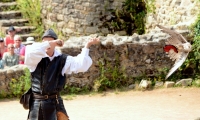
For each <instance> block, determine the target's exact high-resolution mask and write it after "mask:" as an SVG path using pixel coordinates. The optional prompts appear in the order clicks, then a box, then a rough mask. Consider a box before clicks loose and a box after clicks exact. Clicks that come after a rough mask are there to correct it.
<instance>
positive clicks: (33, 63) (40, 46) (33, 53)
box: [24, 41, 50, 72]
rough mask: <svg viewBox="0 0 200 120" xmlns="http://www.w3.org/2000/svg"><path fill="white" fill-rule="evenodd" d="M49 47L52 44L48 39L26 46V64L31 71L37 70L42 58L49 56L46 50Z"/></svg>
mask: <svg viewBox="0 0 200 120" xmlns="http://www.w3.org/2000/svg"><path fill="white" fill-rule="evenodd" d="M49 47H50V45H49V42H47V41H46V42H42V43H34V44H32V45H27V46H26V50H25V60H24V64H25V65H27V67H28V68H29V70H30V72H33V71H35V69H36V67H37V64H38V63H39V62H40V61H41V59H42V58H44V57H48V56H47V54H46V51H45V50H46V49H47V48H49Z"/></svg>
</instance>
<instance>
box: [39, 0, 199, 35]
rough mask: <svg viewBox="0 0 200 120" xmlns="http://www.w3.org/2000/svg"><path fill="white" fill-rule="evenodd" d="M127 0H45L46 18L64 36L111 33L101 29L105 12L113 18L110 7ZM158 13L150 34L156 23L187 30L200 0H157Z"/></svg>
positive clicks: (150, 21) (151, 17)
mask: <svg viewBox="0 0 200 120" xmlns="http://www.w3.org/2000/svg"><path fill="white" fill-rule="evenodd" d="M123 1H125V0H78V1H74V0H65V1H64V0H42V15H43V16H42V18H43V23H44V24H45V27H46V28H49V27H54V28H56V30H57V31H58V32H59V33H62V34H63V35H64V36H66V37H68V36H75V35H90V34H95V33H101V34H102V35H107V34H108V33H109V31H108V29H107V28H101V27H100V26H101V25H102V21H101V20H100V18H101V17H102V16H103V15H108V16H107V18H106V19H108V20H109V19H110V18H111V13H110V12H108V10H111V9H115V8H120V7H121V5H122V2H123ZM155 7H156V8H155V12H154V13H151V14H148V17H147V20H146V21H147V23H146V28H147V33H148V32H150V31H151V30H152V29H154V28H155V25H156V24H161V25H164V26H173V27H174V28H176V29H180V30H187V29H188V27H189V26H190V25H191V24H192V23H193V22H194V21H195V20H196V17H197V14H198V13H199V10H198V8H199V1H198V0H155Z"/></svg>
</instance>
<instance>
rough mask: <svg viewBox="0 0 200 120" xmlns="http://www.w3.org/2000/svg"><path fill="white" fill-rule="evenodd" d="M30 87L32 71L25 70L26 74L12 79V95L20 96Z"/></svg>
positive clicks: (10, 85)
mask: <svg viewBox="0 0 200 120" xmlns="http://www.w3.org/2000/svg"><path fill="white" fill-rule="evenodd" d="M29 88H30V72H29V70H28V69H25V70H24V75H22V76H21V77H20V78H19V79H12V81H11V82H10V83H9V91H10V95H9V96H10V97H19V96H21V95H22V94H23V93H24V92H25V91H27V90H28V89H29Z"/></svg>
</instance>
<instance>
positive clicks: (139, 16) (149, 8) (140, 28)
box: [100, 0, 155, 35]
mask: <svg viewBox="0 0 200 120" xmlns="http://www.w3.org/2000/svg"><path fill="white" fill-rule="evenodd" d="M154 2H155V0H147V2H145V0H126V1H125V2H123V5H122V8H117V9H115V10H111V14H112V16H113V17H112V18H111V19H109V20H107V19H106V16H103V17H102V18H101V19H100V20H102V21H103V22H104V23H103V25H102V26H103V27H106V28H108V29H109V30H110V31H111V32H113V33H114V32H115V31H122V30H125V31H126V33H127V35H132V34H133V33H138V34H143V33H145V23H146V20H145V18H146V15H147V13H151V12H154V10H155V6H154Z"/></svg>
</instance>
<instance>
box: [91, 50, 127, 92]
mask: <svg viewBox="0 0 200 120" xmlns="http://www.w3.org/2000/svg"><path fill="white" fill-rule="evenodd" d="M104 57H105V58H106V56H104ZM104 61H105V62H106V63H104ZM113 62H114V63H113V64H111V63H109V62H108V61H106V60H99V61H98V64H99V68H100V76H99V77H98V78H97V79H96V80H95V81H94V86H93V89H94V90H95V91H105V90H108V89H117V88H120V87H123V86H126V85H127V80H126V79H127V75H126V74H125V70H124V69H122V68H120V63H119V54H117V53H116V56H115V61H113Z"/></svg>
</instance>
